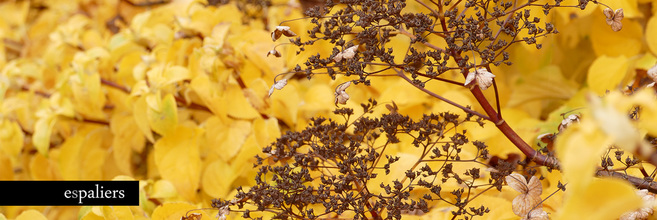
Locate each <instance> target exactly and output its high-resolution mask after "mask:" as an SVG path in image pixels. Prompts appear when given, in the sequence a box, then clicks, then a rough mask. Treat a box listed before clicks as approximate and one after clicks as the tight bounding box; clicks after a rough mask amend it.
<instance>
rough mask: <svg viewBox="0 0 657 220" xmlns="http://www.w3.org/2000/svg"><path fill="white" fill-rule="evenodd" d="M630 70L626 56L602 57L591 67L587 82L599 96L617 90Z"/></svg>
mask: <svg viewBox="0 0 657 220" xmlns="http://www.w3.org/2000/svg"><path fill="white" fill-rule="evenodd" d="M627 68H628V59H627V58H626V57H625V56H619V57H608V56H605V55H603V56H600V57H598V58H597V59H595V61H593V63H592V64H591V67H589V72H588V76H587V80H586V82H587V83H588V85H589V88H591V90H593V91H594V92H595V93H597V94H598V95H602V94H604V93H605V92H606V91H608V90H609V91H611V90H614V89H617V88H618V87H619V86H620V83H621V80H623V78H624V77H625V74H626V73H627Z"/></svg>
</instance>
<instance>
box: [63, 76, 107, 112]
mask: <svg viewBox="0 0 657 220" xmlns="http://www.w3.org/2000/svg"><path fill="white" fill-rule="evenodd" d="M69 80H70V82H72V86H71V88H72V90H73V97H74V101H75V105H74V106H75V109H76V110H77V112H79V113H80V114H82V115H86V116H87V117H91V118H94V119H103V118H105V114H104V113H103V107H104V106H105V100H106V98H105V93H104V92H103V91H102V88H101V85H100V75H99V74H98V73H96V74H87V73H81V74H76V75H71V77H70V79H69Z"/></svg>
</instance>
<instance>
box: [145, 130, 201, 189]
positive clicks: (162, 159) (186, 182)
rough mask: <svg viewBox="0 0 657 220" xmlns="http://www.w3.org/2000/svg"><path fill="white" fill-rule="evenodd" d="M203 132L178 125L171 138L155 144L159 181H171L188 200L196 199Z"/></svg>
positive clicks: (163, 138) (166, 137)
mask: <svg viewBox="0 0 657 220" xmlns="http://www.w3.org/2000/svg"><path fill="white" fill-rule="evenodd" d="M202 135H203V130H202V129H199V128H189V127H186V126H177V127H176V130H175V131H173V133H171V135H168V136H164V137H162V138H161V139H159V140H157V141H156V142H155V144H154V148H155V164H156V165H157V168H158V170H159V172H160V174H161V175H162V178H163V179H165V180H168V181H171V182H172V183H173V185H174V186H175V187H176V189H177V190H178V193H179V194H180V195H181V196H182V197H183V198H185V199H186V200H187V201H195V200H196V189H198V187H199V181H200V176H201V161H200V160H199V156H200V155H199V146H198V144H199V138H200V137H201V136H202Z"/></svg>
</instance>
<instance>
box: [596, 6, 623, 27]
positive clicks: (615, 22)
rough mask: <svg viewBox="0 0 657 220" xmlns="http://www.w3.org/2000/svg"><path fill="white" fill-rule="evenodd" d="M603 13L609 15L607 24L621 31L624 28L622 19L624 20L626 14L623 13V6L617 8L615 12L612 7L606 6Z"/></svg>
mask: <svg viewBox="0 0 657 220" xmlns="http://www.w3.org/2000/svg"><path fill="white" fill-rule="evenodd" d="M602 13H604V14H605V17H607V24H608V25H610V26H611V30H613V31H620V30H621V29H622V28H623V23H621V20H623V18H624V17H625V15H624V14H623V9H622V8H619V9H616V11H615V12H614V11H612V10H611V8H605V9H604V10H603V11H602Z"/></svg>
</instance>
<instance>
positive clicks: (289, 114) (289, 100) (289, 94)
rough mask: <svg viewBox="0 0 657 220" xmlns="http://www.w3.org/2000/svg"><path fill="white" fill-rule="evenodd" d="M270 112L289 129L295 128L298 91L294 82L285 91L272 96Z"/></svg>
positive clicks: (297, 111) (297, 110) (298, 98)
mask: <svg viewBox="0 0 657 220" xmlns="http://www.w3.org/2000/svg"><path fill="white" fill-rule="evenodd" d="M271 99H272V102H271V103H272V104H271V107H272V112H273V113H274V116H276V118H279V119H281V120H282V121H283V122H285V124H287V125H288V126H290V127H295V125H296V123H297V119H298V118H297V117H298V114H299V102H300V99H301V98H300V97H299V90H298V88H297V84H296V82H290V83H288V84H287V86H285V89H283V90H280V91H277V92H276V94H274V95H272V97H271Z"/></svg>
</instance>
